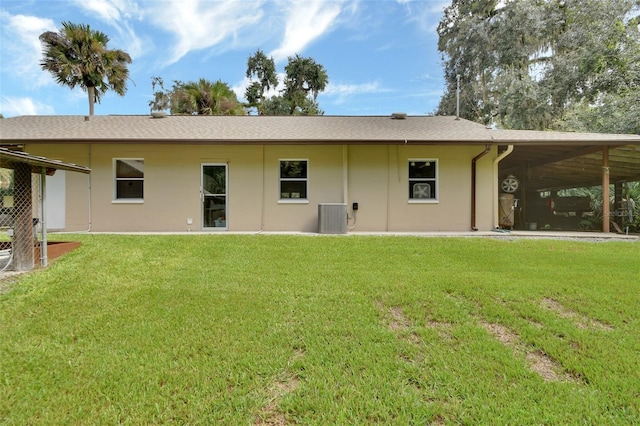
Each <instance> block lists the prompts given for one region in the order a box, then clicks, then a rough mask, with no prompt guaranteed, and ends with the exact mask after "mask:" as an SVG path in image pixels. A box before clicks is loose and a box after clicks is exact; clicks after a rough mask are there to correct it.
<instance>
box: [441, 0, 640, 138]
mask: <svg viewBox="0 0 640 426" xmlns="http://www.w3.org/2000/svg"><path fill="white" fill-rule="evenodd" d="M634 4H635V8H634ZM637 6H638V2H637V0H636V1H635V2H634V1H632V0H586V1H585V0H532V1H527V2H523V1H517V0H505V1H497V0H453V2H452V4H451V5H450V6H449V7H447V9H446V10H445V13H444V16H443V19H442V20H441V22H440V24H439V26H438V35H439V43H438V48H439V50H440V52H441V53H442V55H443V60H444V65H445V66H444V69H445V81H446V90H445V94H444V95H443V97H442V99H441V101H440V105H439V107H438V113H439V114H452V113H453V111H454V110H455V104H456V88H457V81H456V79H457V76H458V75H459V76H460V81H461V85H460V88H461V96H460V115H461V116H462V117H464V118H468V119H471V120H474V121H479V122H482V123H485V124H490V123H491V122H492V121H493V120H495V121H497V123H498V124H499V125H501V126H502V127H506V128H515V129H550V128H558V126H559V123H565V124H566V123H567V120H566V117H567V115H570V114H573V116H574V117H577V116H579V114H577V113H578V112H580V111H581V110H583V109H584V110H585V111H586V110H587V109H585V108H584V106H585V105H587V106H590V107H596V108H599V109H598V110H599V111H600V112H607V113H608V112H612V111H613V109H612V108H601V107H605V105H606V104H605V102H606V103H607V104H611V103H616V104H618V105H623V104H625V103H629V104H631V102H632V100H634V99H637V93H638V90H640V71H639V68H640V67H639V66H638V60H639V59H640V55H639V54H638V52H639V50H638V49H639V46H640V37H639V31H638V17H637V15H638V7H637ZM630 101H631V102H630ZM581 105H582V106H581ZM636 114H637V113H636ZM636 116H637V115H636ZM585 118H586V116H585ZM625 121H627V122H632V121H633V118H632V117H629V118H625Z"/></svg>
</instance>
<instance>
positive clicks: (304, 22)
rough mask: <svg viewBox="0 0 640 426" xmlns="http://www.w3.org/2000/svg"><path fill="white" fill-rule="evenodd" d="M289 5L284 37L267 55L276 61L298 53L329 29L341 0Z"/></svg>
mask: <svg viewBox="0 0 640 426" xmlns="http://www.w3.org/2000/svg"><path fill="white" fill-rule="evenodd" d="M286 4H287V5H288V6H289V9H288V11H287V17H286V26H285V32H284V39H283V40H282V43H281V44H280V47H278V48H277V49H275V50H274V51H273V52H271V53H270V54H269V55H270V56H273V58H274V59H275V60H276V61H280V60H282V59H285V58H287V57H288V56H292V55H294V54H295V53H300V52H301V51H302V50H303V49H304V48H305V47H306V46H307V45H308V44H309V43H311V42H312V41H313V40H315V39H317V38H318V37H320V36H321V35H323V34H325V33H327V32H329V31H331V29H332V26H333V25H334V24H335V23H336V20H337V18H338V16H339V15H340V12H341V10H342V6H343V4H342V3H341V2H334V1H332V2H325V1H295V2H286Z"/></svg>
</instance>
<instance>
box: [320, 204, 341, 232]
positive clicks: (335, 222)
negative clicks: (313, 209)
mask: <svg viewBox="0 0 640 426" xmlns="http://www.w3.org/2000/svg"><path fill="white" fill-rule="evenodd" d="M318 232H319V233H320V234H346V233H347V205H346V204H345V203H325V204H318Z"/></svg>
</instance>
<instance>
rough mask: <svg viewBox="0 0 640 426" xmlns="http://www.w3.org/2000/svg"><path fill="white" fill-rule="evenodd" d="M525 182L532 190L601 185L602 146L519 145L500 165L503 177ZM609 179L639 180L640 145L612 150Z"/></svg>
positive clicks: (624, 146) (618, 180)
mask: <svg viewBox="0 0 640 426" xmlns="http://www.w3.org/2000/svg"><path fill="white" fill-rule="evenodd" d="M509 174H513V175H514V176H516V177H517V178H519V179H521V180H522V179H526V181H527V188H528V189H529V190H537V191H540V190H557V189H564V188H580V187H588V186H596V185H601V184H602V146H587V145H583V146H568V145H544V146H523V145H520V146H516V147H515V148H514V150H513V152H512V153H511V154H510V155H509V156H507V157H506V158H505V159H504V160H502V161H501V162H500V176H502V177H504V176H507V175H509ZM609 180H610V182H611V183H616V182H633V181H640V145H622V146H615V147H609Z"/></svg>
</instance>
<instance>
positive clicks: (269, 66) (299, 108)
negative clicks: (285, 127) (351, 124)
mask: <svg viewBox="0 0 640 426" xmlns="http://www.w3.org/2000/svg"><path fill="white" fill-rule="evenodd" d="M246 76H247V77H248V78H249V79H250V80H251V79H254V78H255V79H257V80H256V81H251V83H250V85H249V86H248V87H247V89H246V91H245V97H246V99H247V101H248V102H247V105H248V106H250V107H255V108H256V109H257V110H258V114H265V115H319V114H323V111H322V110H321V109H320V108H319V105H318V102H317V100H316V99H317V97H318V94H319V93H320V92H322V91H323V90H324V89H325V88H326V86H327V84H328V82H329V76H328V74H327V71H326V70H325V69H324V67H323V66H322V65H320V64H318V63H316V61H315V60H314V59H312V58H303V57H301V56H300V55H295V56H294V57H289V58H288V63H287V65H286V66H285V77H284V81H283V83H284V89H282V90H280V95H278V96H272V97H271V98H267V97H266V96H265V93H266V91H268V90H269V89H271V88H272V87H276V86H277V85H278V78H277V74H276V69H275V62H274V60H273V58H267V57H266V55H265V54H264V53H263V52H262V51H261V50H258V51H256V53H255V54H254V55H253V56H250V57H249V59H248V61H247V73H246Z"/></svg>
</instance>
